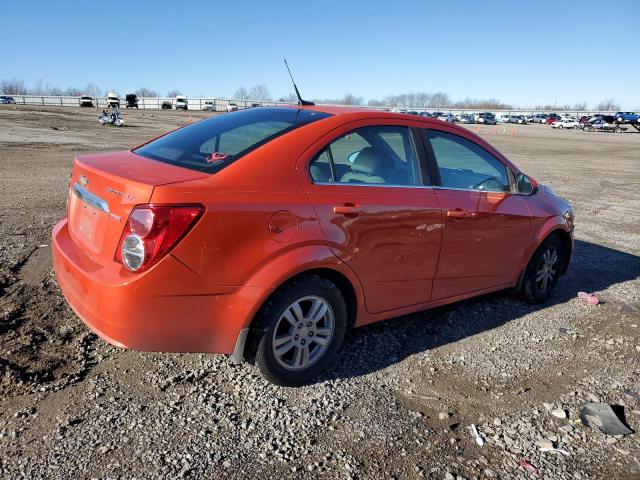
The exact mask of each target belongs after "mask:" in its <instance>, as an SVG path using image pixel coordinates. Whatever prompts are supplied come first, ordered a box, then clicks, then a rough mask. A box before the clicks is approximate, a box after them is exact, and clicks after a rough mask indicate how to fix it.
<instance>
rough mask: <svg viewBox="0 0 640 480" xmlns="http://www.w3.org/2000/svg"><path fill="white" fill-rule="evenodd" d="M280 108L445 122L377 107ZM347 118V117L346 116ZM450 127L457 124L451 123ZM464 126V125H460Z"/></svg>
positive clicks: (363, 117) (358, 117)
mask: <svg viewBox="0 0 640 480" xmlns="http://www.w3.org/2000/svg"><path fill="white" fill-rule="evenodd" d="M279 107H280V108H297V109H300V110H313V111H316V112H323V113H328V114H331V115H333V116H336V117H343V118H344V117H349V120H366V119H369V118H378V119H389V120H394V119H395V120H399V119H401V120H410V121H412V122H421V123H424V124H425V125H428V124H431V125H442V124H443V123H444V122H443V121H441V120H438V119H436V118H433V117H423V116H421V115H412V114H409V113H400V112H388V111H386V110H378V109H375V108H363V107H352V106H336V105H282V106H279ZM438 113H440V114H441V115H449V113H444V112H438ZM345 120H346V118H345ZM447 125H448V126H449V127H451V126H455V125H452V124H451V123H448V124H447ZM458 128H462V127H458Z"/></svg>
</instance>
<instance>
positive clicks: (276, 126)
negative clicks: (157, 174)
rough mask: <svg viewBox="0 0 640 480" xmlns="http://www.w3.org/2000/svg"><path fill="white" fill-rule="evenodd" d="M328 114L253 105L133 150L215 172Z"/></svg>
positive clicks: (166, 161) (166, 160)
mask: <svg viewBox="0 0 640 480" xmlns="http://www.w3.org/2000/svg"><path fill="white" fill-rule="evenodd" d="M329 116H330V115H329V114H328V113H324V112H316V111H313V110H299V109H295V108H268V107H260V108H251V109H247V110H242V111H239V112H234V113H227V114H224V115H218V116H216V117H212V118H208V119H206V120H202V121H200V122H197V123H194V124H193V125H189V126H187V127H183V128H181V129H179V130H176V131H174V132H171V133H169V134H167V135H165V136H163V137H160V138H158V139H157V140H153V141H152V142H150V143H148V144H146V145H143V146H142V147H140V148H137V149H135V150H133V151H134V153H136V154H138V155H141V156H143V157H147V158H151V159H153V160H159V161H161V162H165V163H170V164H173V165H178V166H181V167H185V168H191V169H193V170H199V171H203V172H208V173H215V172H217V171H219V170H222V169H223V168H224V167H226V166H227V165H229V164H230V163H232V162H234V161H235V160H237V159H238V158H240V157H242V156H243V155H246V154H247V153H249V152H250V151H251V150H254V149H255V148H258V147H259V146H261V145H264V144H265V143H267V142H269V141H271V140H273V139H274V138H276V137H279V136H280V135H283V134H285V133H287V132H288V131H291V130H293V129H295V128H297V127H300V126H303V125H306V124H308V123H311V122H314V121H316V120H320V119H322V118H326V117H329Z"/></svg>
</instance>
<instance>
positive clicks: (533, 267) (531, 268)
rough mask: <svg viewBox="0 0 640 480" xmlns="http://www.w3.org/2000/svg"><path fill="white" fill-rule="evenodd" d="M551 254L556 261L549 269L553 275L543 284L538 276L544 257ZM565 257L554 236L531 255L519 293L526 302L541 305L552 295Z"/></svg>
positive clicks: (560, 243)
mask: <svg viewBox="0 0 640 480" xmlns="http://www.w3.org/2000/svg"><path fill="white" fill-rule="evenodd" d="M553 252H555V253H556V255H557V257H556V261H555V263H554V264H553V266H552V267H551V268H552V269H553V271H554V274H553V277H552V278H551V279H550V280H547V281H546V282H544V281H542V280H540V279H539V276H540V274H541V269H543V268H544V267H543V265H544V264H545V255H550V254H551V255H552V254H553ZM566 255H567V253H566V251H565V248H564V245H563V244H562V242H561V241H560V239H559V238H558V237H557V236H556V235H552V236H550V237H549V238H547V239H546V240H545V241H544V242H542V245H540V246H539V247H538V249H537V250H536V252H535V253H534V254H533V257H532V258H531V261H530V262H529V265H527V268H526V270H525V273H524V278H523V280H522V287H521V290H520V293H521V295H522V297H523V298H524V299H525V300H526V301H527V302H529V303H543V302H546V301H547V300H548V299H549V297H551V295H553V292H554V290H555V288H556V285H557V284H558V279H559V278H560V272H561V270H562V266H563V265H564V263H565V262H566Z"/></svg>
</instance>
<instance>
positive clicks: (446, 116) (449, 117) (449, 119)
mask: <svg viewBox="0 0 640 480" xmlns="http://www.w3.org/2000/svg"><path fill="white" fill-rule="evenodd" d="M438 120H440V121H442V122H449V123H453V122H455V121H456V117H454V116H453V115H452V114H451V113H443V114H442V115H440V116H439V117H438Z"/></svg>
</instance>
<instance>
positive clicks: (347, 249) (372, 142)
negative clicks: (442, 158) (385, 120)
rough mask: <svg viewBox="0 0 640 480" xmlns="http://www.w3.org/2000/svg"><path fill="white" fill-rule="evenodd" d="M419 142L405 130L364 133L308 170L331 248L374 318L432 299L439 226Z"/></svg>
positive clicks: (328, 148) (335, 146)
mask: <svg viewBox="0 0 640 480" xmlns="http://www.w3.org/2000/svg"><path fill="white" fill-rule="evenodd" d="M415 140H417V141H419V138H416V139H414V138H413V135H412V133H411V131H410V130H409V129H408V128H406V127H401V126H367V127H362V128H358V129H354V130H350V131H345V132H343V133H341V134H338V136H337V137H335V136H334V137H333V139H332V141H329V142H327V144H325V146H324V148H322V149H321V150H320V152H319V153H317V154H316V155H315V156H314V157H313V158H311V160H310V162H308V163H305V167H307V168H308V169H309V170H308V171H309V172H310V178H309V181H308V184H306V185H305V188H306V190H307V192H308V194H309V197H310V198H311V201H312V202H313V205H314V207H315V209H316V212H317V215H318V219H319V221H320V224H321V227H322V230H323V232H324V234H325V237H326V239H327V241H328V244H329V246H330V248H331V250H332V251H333V252H334V254H335V255H337V256H338V257H339V258H340V259H342V260H343V261H344V262H345V263H346V264H347V265H349V266H350V267H351V268H352V269H353V270H354V272H355V273H356V275H357V276H358V278H359V280H360V282H361V284H362V287H363V290H364V294H365V306H366V308H367V310H368V311H370V312H372V313H378V312H382V311H387V310H393V309H396V308H400V307H404V306H409V305H415V304H420V303H425V302H428V301H429V300H430V298H431V290H432V284H433V278H434V276H435V272H436V267H437V261H438V254H439V250H440V236H441V224H442V219H441V211H440V208H439V206H438V201H437V199H436V197H435V193H434V191H433V189H432V188H430V187H427V186H425V185H428V184H429V181H428V179H426V178H425V175H424V172H422V170H421V168H420V163H419V162H418V157H417V154H416V149H415ZM303 183H304V182H303Z"/></svg>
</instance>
